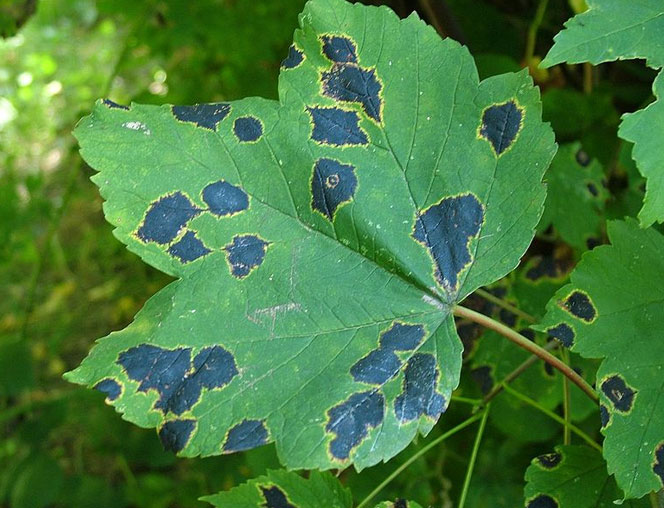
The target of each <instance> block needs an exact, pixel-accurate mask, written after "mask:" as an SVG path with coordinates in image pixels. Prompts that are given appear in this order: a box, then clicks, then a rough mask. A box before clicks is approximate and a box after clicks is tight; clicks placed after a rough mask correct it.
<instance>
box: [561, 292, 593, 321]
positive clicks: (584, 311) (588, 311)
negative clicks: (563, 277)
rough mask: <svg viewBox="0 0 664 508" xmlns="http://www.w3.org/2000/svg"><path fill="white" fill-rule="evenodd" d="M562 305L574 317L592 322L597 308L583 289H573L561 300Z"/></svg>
mask: <svg viewBox="0 0 664 508" xmlns="http://www.w3.org/2000/svg"><path fill="white" fill-rule="evenodd" d="M562 307H563V309H565V310H566V311H567V312H569V313H570V314H571V315H572V316H574V317H575V318H578V319H580V320H582V321H585V322H586V323H592V322H593V321H594V320H595V317H596V316H597V310H596V309H595V306H594V305H593V302H592V300H591V299H590V297H589V296H588V295H587V294H586V293H584V292H583V291H573V292H572V293H571V294H570V295H569V296H568V297H567V298H566V299H565V300H564V301H563V302H562Z"/></svg>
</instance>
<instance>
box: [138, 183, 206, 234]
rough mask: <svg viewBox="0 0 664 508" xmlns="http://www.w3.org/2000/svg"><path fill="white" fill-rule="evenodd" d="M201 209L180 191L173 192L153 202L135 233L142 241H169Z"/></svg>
mask: <svg viewBox="0 0 664 508" xmlns="http://www.w3.org/2000/svg"><path fill="white" fill-rule="evenodd" d="M199 213H201V210H199V209H198V208H196V206H194V204H193V203H192V202H191V201H189V198H187V196H185V195H184V194H182V193H181V192H174V193H173V194H170V195H168V196H164V197H162V198H159V199H158V200H157V201H155V202H153V203H152V204H151V205H150V208H149V209H148V212H147V213H146V214H145V220H144V221H143V224H142V225H141V227H140V229H139V230H138V232H137V233H136V234H137V235H138V238H140V239H141V240H142V241H143V242H145V243H148V242H156V243H158V244H161V245H165V244H167V243H170V242H171V241H173V240H174V239H175V237H176V236H177V235H178V233H179V232H180V230H181V229H182V228H183V227H185V226H186V225H187V223H188V222H189V221H190V220H191V219H193V218H194V217H196V216H197V215H198V214H199Z"/></svg>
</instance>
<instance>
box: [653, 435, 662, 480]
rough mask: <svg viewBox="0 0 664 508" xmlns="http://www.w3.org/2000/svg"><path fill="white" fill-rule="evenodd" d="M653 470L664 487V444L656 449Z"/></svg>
mask: <svg viewBox="0 0 664 508" xmlns="http://www.w3.org/2000/svg"><path fill="white" fill-rule="evenodd" d="M652 470H653V471H654V473H655V474H656V475H657V476H659V481H660V482H661V483H662V485H664V443H660V445H659V446H658V447H657V448H655V463H654V464H653V465H652Z"/></svg>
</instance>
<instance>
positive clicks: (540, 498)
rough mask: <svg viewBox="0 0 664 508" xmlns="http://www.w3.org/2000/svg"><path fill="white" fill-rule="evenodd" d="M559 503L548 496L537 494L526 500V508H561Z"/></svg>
mask: <svg viewBox="0 0 664 508" xmlns="http://www.w3.org/2000/svg"><path fill="white" fill-rule="evenodd" d="M559 507H560V505H559V504H558V501H557V500H556V499H555V498H553V497H551V496H549V495H548V494H537V495H536V496H534V497H531V498H530V499H528V500H526V508H559Z"/></svg>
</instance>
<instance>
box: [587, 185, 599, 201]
mask: <svg viewBox="0 0 664 508" xmlns="http://www.w3.org/2000/svg"><path fill="white" fill-rule="evenodd" d="M586 187H588V192H590V194H591V195H592V196H593V197H594V198H596V197H597V196H598V195H599V191H598V190H597V186H596V185H595V184H594V183H592V182H588V184H587V185H586Z"/></svg>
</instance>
